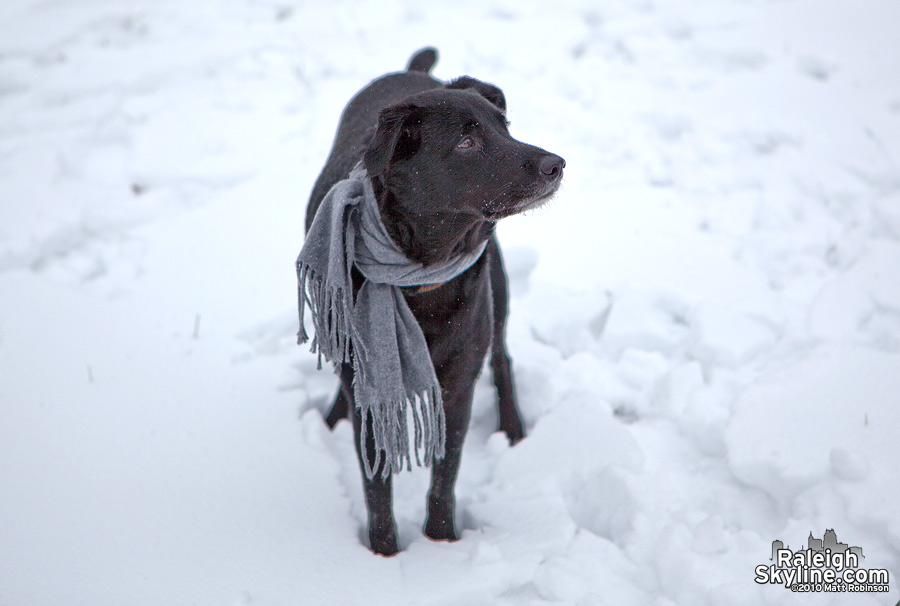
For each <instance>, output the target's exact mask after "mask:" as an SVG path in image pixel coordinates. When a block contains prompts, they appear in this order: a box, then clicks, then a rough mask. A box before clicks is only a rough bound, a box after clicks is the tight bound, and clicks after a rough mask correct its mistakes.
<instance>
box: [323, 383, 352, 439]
mask: <svg viewBox="0 0 900 606" xmlns="http://www.w3.org/2000/svg"><path fill="white" fill-rule="evenodd" d="M348 404H349V400H348V399H347V395H346V394H345V393H344V388H343V387H341V388H340V389H338V392H337V394H336V395H335V396H334V404H332V405H331V410H330V411H329V412H328V416H327V417H325V423H326V424H327V425H328V427H329V428H330V429H334V426H335V425H337V422H338V421H340V420H341V419H346V418H347V410H348V408H347V405H348Z"/></svg>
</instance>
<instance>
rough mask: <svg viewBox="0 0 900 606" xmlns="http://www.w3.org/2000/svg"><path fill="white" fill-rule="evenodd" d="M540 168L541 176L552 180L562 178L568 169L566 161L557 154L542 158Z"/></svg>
mask: <svg viewBox="0 0 900 606" xmlns="http://www.w3.org/2000/svg"><path fill="white" fill-rule="evenodd" d="M538 167H539V168H540V169H541V174H542V175H544V176H545V177H547V178H548V179H550V180H556V179H559V178H560V177H561V176H562V172H563V169H564V168H565V167H566V161H565V160H563V159H562V158H560V157H559V156H557V155H556V154H547V155H546V156H544V157H543V158H541V161H540V163H539V164H538Z"/></svg>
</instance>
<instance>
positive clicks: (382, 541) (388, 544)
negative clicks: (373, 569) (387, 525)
mask: <svg viewBox="0 0 900 606" xmlns="http://www.w3.org/2000/svg"><path fill="white" fill-rule="evenodd" d="M369 549H371V550H372V551H373V552H374V553H376V554H378V555H381V556H385V557H388V558H389V557H391V556H393V555H397V553H398V552H399V551H400V547H399V546H398V545H397V533H396V532H378V531H369Z"/></svg>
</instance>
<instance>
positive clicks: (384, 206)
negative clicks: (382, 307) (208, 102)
mask: <svg viewBox="0 0 900 606" xmlns="http://www.w3.org/2000/svg"><path fill="white" fill-rule="evenodd" d="M436 60H437V53H436V51H435V50H434V49H423V50H422V51H419V52H418V53H416V54H415V55H414V56H413V57H412V59H411V60H410V63H409V66H408V67H407V70H406V71H405V72H400V73H395V74H389V75H387V76H384V77H382V78H380V79H378V80H375V81H374V82H372V83H371V84H370V85H369V86H367V87H366V88H364V89H363V90H361V91H360V92H359V93H358V94H357V95H356V96H355V97H354V98H353V100H352V101H350V104H349V105H348V106H347V108H346V109H345V110H344V113H343V116H342V117H341V123H340V126H339V127H338V131H337V136H336V137H335V141H334V145H333V147H332V150H331V155H330V156H329V158H328V162H327V163H326V165H325V168H324V169H323V171H322V174H321V175H320V176H319V178H318V180H317V181H316V184H315V187H314V188H313V192H312V195H311V196H310V200H309V206H308V207H307V215H306V229H307V231H308V230H309V228H310V225H311V224H312V219H313V217H314V216H315V213H316V210H317V209H318V208H319V205H320V203H321V202H322V198H323V197H324V196H325V194H326V193H327V192H328V190H329V189H330V188H331V187H332V186H333V185H334V184H335V183H336V182H337V181H340V180H342V179H345V178H347V175H348V174H349V173H350V171H351V170H352V169H353V167H354V166H355V165H356V164H357V163H358V162H359V161H360V160H362V162H363V164H364V166H365V168H366V171H367V173H368V176H369V178H370V179H371V181H372V184H373V188H374V191H375V195H376V197H377V199H378V203H379V208H380V211H381V218H382V221H383V223H384V225H385V227H386V229H387V231H388V234H389V235H390V237H391V239H393V240H394V242H395V243H396V244H397V245H398V246H399V247H400V248H401V249H402V250H403V252H404V253H405V254H406V256H407V257H408V258H409V259H412V260H414V261H419V262H421V263H423V264H425V265H429V264H431V263H436V262H442V261H444V260H445V259H447V258H448V257H451V256H453V255H459V254H461V253H468V252H471V251H473V250H477V248H478V247H479V246H481V245H482V244H483V243H484V242H485V241H488V245H487V248H486V249H485V251H484V253H483V254H482V255H481V257H480V258H479V259H478V261H476V262H475V264H474V265H472V266H471V267H470V268H469V269H467V270H466V271H465V272H463V273H462V274H460V275H459V276H457V277H456V278H454V279H452V280H450V281H449V282H446V283H444V284H441V285H438V286H437V287H433V286H432V287H412V288H406V289H404V295H405V297H406V302H407V304H408V305H409V308H410V310H411V311H412V313H413V315H414V316H415V318H416V320H417V321H418V322H419V324H420V326H421V328H422V332H423V333H424V335H425V339H426V341H427V343H428V349H429V353H430V355H431V359H432V362H433V364H434V369H435V372H436V374H437V377H438V380H439V381H440V385H441V388H442V391H443V401H444V409H445V414H446V455H445V457H444V458H443V460H441V461H435V462H434V467H433V469H432V480H431V491H430V493H429V496H428V518H427V521H426V522H425V534H426V535H427V536H428V537H430V538H432V539H435V540H451V541H453V540H456V539H457V538H458V535H457V531H456V528H455V524H454V494H453V488H454V484H455V482H456V475H457V471H458V470H459V463H460V454H461V451H462V445H463V439H464V437H465V434H466V429H467V428H468V424H469V417H470V413H471V407H472V394H473V390H474V386H475V381H476V379H477V378H478V375H479V373H480V372H481V368H482V363H483V361H484V358H485V355H486V354H487V352H488V349H490V350H491V369H492V371H493V377H494V384H495V385H496V386H497V390H498V393H499V417H500V429H501V430H502V431H504V432H506V434H507V436H508V437H509V440H510V442H511V443H515V442H517V441H518V440H521V439H522V438H523V437H524V435H525V434H524V431H523V428H522V420H521V418H520V416H519V411H518V409H517V406H516V399H515V393H514V390H513V380H512V369H511V367H510V360H509V357H508V356H507V353H506V344H505V324H506V316H507V305H508V296H509V295H508V289H507V283H506V274H505V272H504V269H503V260H502V258H501V256H500V249H499V248H498V245H497V240H496V238H495V236H494V227H495V223H496V221H497V220H498V219H501V218H503V217H507V216H510V215H513V214H516V213H520V212H522V211H525V210H528V209H531V208H535V207H536V206H538V205H540V204H541V203H542V202H544V201H545V200H547V199H548V198H549V197H550V196H552V195H553V194H554V193H555V192H556V190H557V189H558V188H559V184H560V181H561V180H562V174H563V168H564V167H565V161H564V160H563V159H562V158H560V157H559V156H556V155H554V154H551V153H548V152H546V151H544V150H542V149H540V148H537V147H534V146H532V145H526V144H524V143H520V142H519V141H516V140H515V139H513V138H512V137H511V136H510V135H509V132H508V130H507V124H508V123H507V121H506V118H505V113H506V99H505V98H504V96H503V92H502V91H501V90H500V89H498V88H497V87H495V86H493V85H491V84H486V83H484V82H480V81H478V80H475V79H473V78H469V77H467V76H463V77H461V78H458V79H457V80H454V81H453V82H451V83H450V84H444V83H443V82H440V81H438V80H435V79H434V78H432V77H431V76H429V75H428V72H429V71H430V70H431V68H432V66H433V65H434V63H435V61H436ZM362 281H363V278H362V276H361V275H360V274H359V273H358V272H357V271H356V270H354V273H353V282H354V289H355V290H359V288H360V286H361V284H362ZM340 374H341V389H340V390H339V392H338V394H337V397H336V398H335V402H334V406H333V407H332V409H331V412H330V413H329V414H328V417H327V423H328V425H329V426H330V427H333V426H334V424H335V423H337V421H338V420H340V419H341V418H344V417H346V416H347V414H348V411H352V412H354V414H352V415H351V418H352V419H353V430H354V433H355V436H356V445H357V454H358V455H359V457H360V465H361V466H362V457H367V458H368V461H369V464H370V465H373V464H374V461H375V452H374V442H373V440H372V439H371V417H370V418H369V423H368V425H369V427H367V428H363V427H362V421H361V416H360V414H359V413H358V412H357V411H356V407H355V406H354V405H353V404H352V403H353V401H354V400H353V367H352V365H350V364H343V365H342V367H341V373H340ZM363 431H366V433H367V439H366V452H360V450H361V446H360V439H359V438H360V433H361V432H363ZM383 464H384V462H383V461H382V465H383ZM380 472H381V468H380V467H379V468H378V469H376V473H375V476H374V478H373V479H371V480H369V479H367V478H366V476H365V473H364V474H363V481H364V484H365V497H366V506H367V508H368V512H369V541H370V546H371V548H372V550H373V551H374V552H376V553H380V554H384V555H391V554H394V553H396V552H397V550H398V547H397V531H396V528H395V525H394V518H393V513H392V507H391V479H390V476H388V477H387V479H386V480H382V479H381V477H380Z"/></svg>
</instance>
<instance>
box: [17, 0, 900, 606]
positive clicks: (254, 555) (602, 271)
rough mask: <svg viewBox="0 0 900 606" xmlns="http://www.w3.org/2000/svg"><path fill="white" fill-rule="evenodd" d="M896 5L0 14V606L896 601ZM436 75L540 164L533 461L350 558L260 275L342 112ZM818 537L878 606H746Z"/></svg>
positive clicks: (340, 472)
mask: <svg viewBox="0 0 900 606" xmlns="http://www.w3.org/2000/svg"><path fill="white" fill-rule="evenodd" d="M898 22H900V5H898V4H897V3H896V2H893V1H892V0H861V1H860V2H855V3H846V2H840V1H838V0H822V1H819V2H813V1H812V0H788V1H780V0H753V1H738V0H727V1H726V2H717V3H716V2H711V1H710V0H672V1H671V2H666V3H657V2H652V1H651V0H610V1H609V2H606V3H603V4H597V3H592V2H587V1H585V0H568V1H566V2H562V3H558V4H556V5H554V6H553V9H552V11H550V10H548V7H547V5H546V4H545V3H544V4H542V3H537V2H510V1H506V0H501V1H498V2H495V3H492V4H485V3H478V2H474V1H473V0H465V1H463V2H458V3H453V4H448V5H434V6H427V7H426V6H424V5H421V4H420V3H414V2H411V1H409V0H388V1H384V0H382V1H380V2H378V3H375V2H371V1H367V2H360V3H348V2H334V3H330V4H327V5H325V4H321V5H319V4H313V3H291V2H289V1H285V2H265V1H254V2H245V1H240V0H221V1H220V2H215V3H175V2H172V1H171V0H163V1H161V2H155V3H150V2H129V3H120V2H113V1H111V0H94V1H92V2H82V3H78V4H77V5H74V4H66V3H59V2H37V1H36V0H8V1H7V2H4V3H3V5H2V7H0V24H2V31H3V35H2V37H0V605H2V606H58V605H61V604H65V605H66V606H81V605H85V606H87V605H90V606H103V605H113V604H132V605H135V606H142V605H148V606H159V605H162V604H167V605H168V604H175V605H180V604H209V605H217V606H218V605H222V604H239V605H244V606H247V605H251V604H252V605H275V606H282V605H287V604H357V603H367V604H423V605H424V604H428V605H432V604H433V605H441V604H450V603H465V604H498V605H503V604H510V605H512V604H516V605H526V606H527V605H538V604H573V605H578V606H595V605H602V604H633V605H647V606H669V605H673V604H678V605H691V606H694V605H701V606H702V605H710V606H713V605H720V604H721V605H724V604H727V605H729V606H733V605H751V604H752V605H758V604H773V605H789V604H796V603H800V602H801V601H803V600H806V603H810V604H834V605H837V604H841V605H843V604H860V605H869V604H871V605H876V604H877V605H884V604H894V603H896V602H897V600H898V599H900V585H898V582H897V580H896V579H897V575H898V574H900V549H898V545H900V513H898V512H900V509H898V507H897V503H898V502H900V488H898V486H900V477H898V471H897V470H898V468H900V467H898V462H900V442H898V440H897V439H896V435H897V430H898V428H900V412H898V404H900V279H898V276H900V80H898V79H897V78H896V75H897V74H900V52H898V51H900V44H898V42H897V37H896V24H897V23H898ZM425 45H434V46H436V47H437V48H439V50H440V52H441V57H440V59H439V62H438V64H437V67H436V69H435V74H436V75H437V77H440V78H442V79H445V80H446V79H450V78H453V77H456V76H459V75H461V74H469V75H472V76H474V77H477V78H481V79H484V80H486V81H489V82H494V83H496V84H498V85H499V86H501V87H502V88H503V89H504V90H505V92H506V96H507V100H508V104H509V108H510V109H509V117H510V119H511V121H512V127H511V128H512V132H513V134H514V135H515V136H517V137H518V138H520V139H521V140H523V141H527V142H529V143H535V144H537V145H540V146H542V147H545V148H547V149H549V150H551V151H553V152H555V153H559V154H560V155H562V156H563V157H565V158H566V161H567V168H566V176H565V180H564V184H563V188H562V190H561V192H560V193H559V194H558V195H557V197H556V199H555V200H554V201H553V202H551V203H550V204H549V205H548V206H547V207H545V208H542V209H540V210H537V211H533V212H530V213H528V214H527V215H525V216H522V217H516V218H513V219H509V220H506V221H505V222H504V223H502V224H501V226H500V230H499V233H500V238H501V241H502V244H503V246H504V249H505V251H506V262H507V267H508V273H509V276H510V280H511V285H510V286H511V292H512V295H513V296H512V300H511V315H510V320H509V325H508V330H509V348H510V352H511V354H512V357H513V358H514V363H515V369H516V381H517V389H518V393H519V397H520V401H521V402H520V404H521V408H522V414H523V418H524V420H525V422H526V426H527V431H528V437H527V439H525V440H524V441H522V442H521V443H519V444H518V445H516V446H515V447H513V448H510V447H509V445H508V444H507V442H506V440H505V437H504V436H503V435H501V434H498V433H496V432H494V428H495V427H496V422H497V413H496V411H495V408H494V393H493V390H492V386H491V383H490V378H489V373H488V372H485V373H484V374H483V376H482V377H481V379H480V380H479V383H478V386H477V389H476V396H475V409H474V411H473V418H472V424H471V428H470V431H469V434H468V437H467V441H466V445H465V449H464V454H463V463H462V467H461V471H460V478H459V482H458V485H457V500H458V516H459V519H458V525H459V527H460V528H461V529H462V539H461V540H460V541H459V542H456V543H452V544H451V543H433V542H431V541H429V540H427V539H425V538H424V537H423V536H422V534H421V526H422V523H423V521H424V515H425V493H426V490H427V485H428V473H427V471H424V470H415V471H413V472H412V473H409V474H403V475H401V476H398V477H397V478H396V481H395V494H394V508H395V515H396V518H397V523H398V529H399V538H400V544H401V547H402V548H403V550H404V551H402V552H401V553H400V554H399V555H397V556H396V557H394V558H390V559H385V558H381V557H377V556H374V555H372V554H371V553H370V552H369V551H368V550H367V549H366V547H365V534H366V533H365V508H364V505H363V499H362V491H361V480H360V475H359V471H358V467H357V463H356V460H355V454H354V452H353V440H352V435H351V434H352V432H351V430H350V427H349V425H348V424H347V423H341V424H339V425H338V426H337V427H336V429H335V431H333V432H330V431H328V430H327V428H326V427H325V425H324V423H323V422H322V414H323V412H325V411H326V410H327V407H328V405H329V403H330V399H331V397H332V396H333V393H334V389H335V385H336V381H335V378H334V376H333V375H332V374H331V373H330V372H328V371H322V372H318V371H316V360H315V357H314V356H312V355H310V354H309V353H308V352H307V351H306V348H298V347H297V346H296V345H295V342H294V341H295V338H294V335H295V332H296V329H297V326H296V323H297V319H296V310H295V305H296V294H295V281H294V280H295V277H294V274H293V261H294V259H295V257H296V254H297V252H298V251H299V249H300V245H301V243H302V238H303V216H304V208H305V204H306V199H307V196H308V193H309V191H310V189H311V187H312V184H313V182H314V180H315V178H316V176H317V174H318V171H319V169H320V167H321V166H322V164H323V163H324V159H325V157H326V154H327V152H328V149H329V146H330V145H331V141H332V138H333V136H334V129H335V127H336V125H337V120H338V117H339V115H340V111H341V109H342V108H343V106H344V104H345V103H346V102H347V100H349V98H350V96H351V95H352V94H353V93H354V92H356V90H358V89H359V88H361V87H362V86H363V85H365V84H366V83H367V82H368V81H369V80H370V79H372V78H374V77H376V76H378V75H380V74H382V73H385V72H389V71H395V70H399V69H402V67H403V66H404V65H405V64H406V61H407V60H408V58H409V56H410V54H411V53H412V52H413V51H414V50H416V49H418V48H420V47H422V46H425ZM828 528H833V529H835V531H836V532H837V535H838V537H839V539H840V540H842V541H845V542H848V543H850V544H851V545H859V546H862V547H863V549H864V551H865V556H866V559H865V564H864V565H865V567H867V568H885V569H888V570H889V571H890V574H891V588H890V592H889V593H888V594H887V595H885V594H824V593H822V594H813V595H809V596H806V597H805V598H801V597H799V596H796V595H794V594H793V593H792V592H790V591H788V590H786V589H785V588H784V587H779V586H776V585H757V584H756V583H754V582H753V578H754V568H755V567H756V566H757V565H760V564H767V563H768V562H769V557H770V553H771V543H772V541H773V540H775V539H780V540H783V541H784V542H785V543H787V544H790V545H795V546H799V545H801V544H802V543H803V542H804V541H805V540H806V537H807V536H808V534H809V533H810V532H812V533H813V534H814V535H816V536H822V535H821V533H823V532H824V530H825V529H828Z"/></svg>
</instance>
